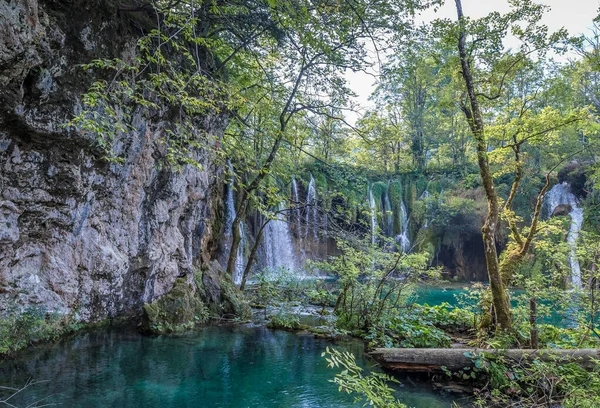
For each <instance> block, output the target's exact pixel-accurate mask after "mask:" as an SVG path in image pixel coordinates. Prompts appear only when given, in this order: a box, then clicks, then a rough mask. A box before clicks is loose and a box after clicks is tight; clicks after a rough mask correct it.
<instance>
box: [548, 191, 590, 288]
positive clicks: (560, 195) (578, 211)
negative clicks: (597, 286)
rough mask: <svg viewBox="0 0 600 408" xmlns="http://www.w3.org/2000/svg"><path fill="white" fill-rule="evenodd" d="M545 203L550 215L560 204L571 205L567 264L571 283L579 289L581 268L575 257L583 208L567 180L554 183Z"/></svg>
mask: <svg viewBox="0 0 600 408" xmlns="http://www.w3.org/2000/svg"><path fill="white" fill-rule="evenodd" d="M546 203H547V205H548V210H549V215H552V213H553V212H554V210H555V209H556V207H557V206H559V205H560V204H568V205H570V206H571V211H570V212H569V215H570V216H571V227H570V228H569V234H568V235H567V242H568V243H569V246H570V247H571V253H570V255H569V264H570V266H571V284H572V285H573V287H574V288H576V289H581V268H580V267H579V260H578V259H577V252H576V250H577V238H578V237H579V231H580V230H581V224H582V223H583V208H581V207H580V206H579V201H578V200H577V197H575V195H574V194H573V193H572V192H571V186H570V185H569V184H568V183H567V182H563V183H561V184H556V185H555V186H554V187H552V189H550V191H548V194H546Z"/></svg>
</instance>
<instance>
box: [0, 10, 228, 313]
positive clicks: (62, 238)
mask: <svg viewBox="0 0 600 408" xmlns="http://www.w3.org/2000/svg"><path fill="white" fill-rule="evenodd" d="M139 35H140V23H139V13H137V14H136V13H129V14H128V13H125V12H122V11H119V5H118V4H115V3H114V2H113V1H109V0H92V1H89V0H87V1H86V0H8V1H7V0H0V312H1V311H3V310H7V309H10V308H12V307H14V305H17V306H21V307H23V306H35V305H40V306H44V307H45V308H47V309H49V310H56V311H60V312H64V313H72V314H75V315H76V316H77V318H78V319H79V320H82V321H97V320H100V319H104V318H110V317H114V316H121V315H127V314H134V313H138V312H139V311H140V310H141V307H142V305H143V304H145V303H149V302H152V301H154V300H155V299H157V298H159V297H161V296H162V295H164V294H166V293H168V292H169V291H170V290H171V288H172V287H173V284H174V282H175V281H176V279H178V278H182V277H183V278H185V279H186V280H188V281H189V282H190V283H191V282H193V274H192V273H191V272H192V269H194V268H197V269H198V270H200V269H201V267H202V266H207V265H208V263H209V262H210V260H211V258H212V257H213V255H214V248H215V245H214V241H215V235H216V233H217V232H218V226H215V225H214V220H215V219H218V218H219V217H218V213H219V212H222V203H221V202H222V200H221V199H220V197H221V196H222V187H221V186H222V179H221V170H220V169H219V167H218V166H216V165H215V164H214V163H213V160H212V157H211V155H210V154H209V153H207V152H204V151H197V152H196V154H197V157H196V159H197V160H198V161H199V162H201V163H202V165H203V169H204V170H202V171H201V170H198V169H196V168H193V167H185V168H184V169H183V170H182V171H179V172H175V171H170V170H168V169H165V168H164V167H162V170H159V169H160V168H161V167H159V166H157V160H158V158H159V157H160V151H159V147H158V145H157V143H156V141H157V138H158V137H159V135H160V129H158V128H157V127H156V126H153V125H152V124H150V123H148V122H147V121H146V120H145V119H144V116H143V115H142V114H140V115H139V116H138V117H135V118H133V124H134V126H135V128H136V131H134V132H132V133H131V134H129V135H128V136H127V138H126V142H124V143H121V144H120V145H119V146H118V149H119V152H118V153H119V155H120V156H121V157H123V158H124V161H123V163H121V164H115V163H111V164H109V163H107V162H105V161H103V160H101V159H100V154H99V152H98V151H97V149H96V147H95V141H94V140H91V139H90V138H89V137H87V136H85V135H83V134H79V133H77V132H74V131H67V130H66V128H65V127H64V124H65V123H66V122H67V121H68V120H69V119H70V118H72V117H73V115H74V113H76V112H77V111H78V109H80V97H81V94H82V93H83V92H85V90H86V89H87V87H88V86H89V84H90V83H91V82H92V81H93V80H94V76H93V75H94V73H92V72H90V71H85V70H84V69H82V67H81V64H84V63H88V62H89V61H91V60H93V59H95V58H107V57H124V56H127V55H131V53H132V52H133V50H134V49H135V46H134V45H135V42H136V40H137V38H138V37H139ZM225 121H226V118H224V117H206V118H203V119H202V122H203V126H204V127H205V129H207V130H209V131H210V132H211V133H213V134H216V135H219V134H220V133H222V131H223V129H224V127H225ZM203 269H205V270H208V269H211V270H212V269H214V268H203ZM212 295H214V293H213V294H212Z"/></svg>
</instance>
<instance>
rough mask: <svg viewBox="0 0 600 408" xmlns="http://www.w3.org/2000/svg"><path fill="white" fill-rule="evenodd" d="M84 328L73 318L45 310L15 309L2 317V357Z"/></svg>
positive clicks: (0, 349) (0, 337)
mask: <svg viewBox="0 0 600 408" xmlns="http://www.w3.org/2000/svg"><path fill="white" fill-rule="evenodd" d="M81 327H82V325H81V324H80V323H77V322H76V321H75V320H74V319H73V317H72V316H68V315H63V314H60V313H58V312H48V311H46V310H45V309H43V308H38V307H29V308H27V309H25V310H18V309H13V310H10V311H8V312H6V313H5V314H4V315H1V316H0V356H1V355H3V354H10V353H12V352H15V351H17V350H20V349H23V348H25V347H27V346H28V345H30V344H32V343H35V342H39V341H47V340H54V339H56V338H58V337H60V336H62V335H64V334H66V333H70V332H73V331H76V330H79V329H80V328H81Z"/></svg>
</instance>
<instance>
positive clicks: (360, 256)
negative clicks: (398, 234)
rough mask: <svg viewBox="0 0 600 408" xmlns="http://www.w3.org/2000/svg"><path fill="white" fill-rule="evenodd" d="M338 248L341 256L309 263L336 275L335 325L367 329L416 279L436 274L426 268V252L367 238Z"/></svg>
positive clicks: (396, 301)
mask: <svg viewBox="0 0 600 408" xmlns="http://www.w3.org/2000/svg"><path fill="white" fill-rule="evenodd" d="M386 245H393V244H392V243H391V242H388V243H387V244H386ZM338 248H339V249H340V251H341V255H339V256H335V257H331V258H330V259H329V260H328V261H327V262H314V263H312V265H313V267H315V268H317V269H319V270H321V271H323V272H328V273H329V274H331V275H334V276H336V277H337V278H338V282H339V285H340V291H339V294H338V297H337V300H336V304H335V313H336V315H337V316H338V326H339V327H341V328H344V329H348V330H359V331H360V330H367V329H368V328H369V327H370V325H372V324H373V323H375V322H377V321H378V320H379V319H380V318H381V316H383V315H385V314H386V313H387V312H388V311H390V310H392V309H394V308H396V307H397V306H398V305H399V304H401V303H400V302H401V301H402V298H403V294H406V293H407V292H408V291H409V289H410V287H411V285H413V284H414V283H415V282H416V281H418V280H420V279H421V278H422V277H424V276H431V277H434V276H437V275H438V271H437V270H429V269H428V268H427V258H428V257H427V255H426V254H421V253H415V254H403V253H401V252H399V251H398V252H392V251H389V250H386V249H385V248H378V247H376V246H373V245H371V241H370V237H367V238H365V240H362V241H358V242H354V243H350V242H346V241H338ZM393 277H402V279H394V278H393Z"/></svg>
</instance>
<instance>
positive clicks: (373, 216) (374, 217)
mask: <svg viewBox="0 0 600 408" xmlns="http://www.w3.org/2000/svg"><path fill="white" fill-rule="evenodd" d="M369 208H370V209H371V244H372V245H375V234H376V233H377V208H376V206H375V198H373V186H369Z"/></svg>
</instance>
